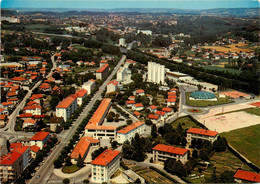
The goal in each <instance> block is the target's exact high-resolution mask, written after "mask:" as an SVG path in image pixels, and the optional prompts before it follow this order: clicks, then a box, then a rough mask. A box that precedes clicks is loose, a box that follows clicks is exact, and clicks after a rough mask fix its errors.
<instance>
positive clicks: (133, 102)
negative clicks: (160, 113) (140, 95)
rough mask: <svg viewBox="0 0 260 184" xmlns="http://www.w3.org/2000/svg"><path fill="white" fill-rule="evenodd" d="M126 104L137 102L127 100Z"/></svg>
mask: <svg viewBox="0 0 260 184" xmlns="http://www.w3.org/2000/svg"><path fill="white" fill-rule="evenodd" d="M126 104H135V101H134V100H127V101H126Z"/></svg>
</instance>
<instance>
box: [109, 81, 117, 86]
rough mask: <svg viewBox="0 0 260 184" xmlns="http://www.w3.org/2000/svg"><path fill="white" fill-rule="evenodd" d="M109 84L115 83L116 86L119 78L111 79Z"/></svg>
mask: <svg viewBox="0 0 260 184" xmlns="http://www.w3.org/2000/svg"><path fill="white" fill-rule="evenodd" d="M109 84H113V85H114V86H116V85H117V84H118V82H117V80H111V81H110V82H109V83H108V84H107V85H109Z"/></svg>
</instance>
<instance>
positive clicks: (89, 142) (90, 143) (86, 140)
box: [70, 137, 100, 164]
mask: <svg viewBox="0 0 260 184" xmlns="http://www.w3.org/2000/svg"><path fill="white" fill-rule="evenodd" d="M99 145H100V141H99V140H98V139H93V138H92V137H82V138H81V139H80V140H79V142H78V144H77V145H76V146H75V148H74V149H73V151H72V153H71V155H70V158H71V162H72V163H73V164H76V163H77V160H78V158H79V155H80V156H81V158H82V159H83V160H85V158H86V156H87V155H88V152H89V150H90V148H91V147H94V148H96V147H99Z"/></svg>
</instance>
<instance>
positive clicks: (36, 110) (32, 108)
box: [23, 105, 42, 115]
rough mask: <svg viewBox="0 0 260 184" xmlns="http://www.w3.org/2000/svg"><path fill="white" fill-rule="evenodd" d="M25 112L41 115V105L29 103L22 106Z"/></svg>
mask: <svg viewBox="0 0 260 184" xmlns="http://www.w3.org/2000/svg"><path fill="white" fill-rule="evenodd" d="M23 110H24V111H25V113H31V114H32V115H41V114H42V107H41V106H40V105H31V106H26V107H24V108H23Z"/></svg>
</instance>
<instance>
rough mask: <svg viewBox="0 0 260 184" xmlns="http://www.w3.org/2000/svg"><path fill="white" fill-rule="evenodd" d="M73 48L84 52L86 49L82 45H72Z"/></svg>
mask: <svg viewBox="0 0 260 184" xmlns="http://www.w3.org/2000/svg"><path fill="white" fill-rule="evenodd" d="M73 47H74V48H75V49H84V50H86V49H87V48H86V47H84V46H83V45H73Z"/></svg>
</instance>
